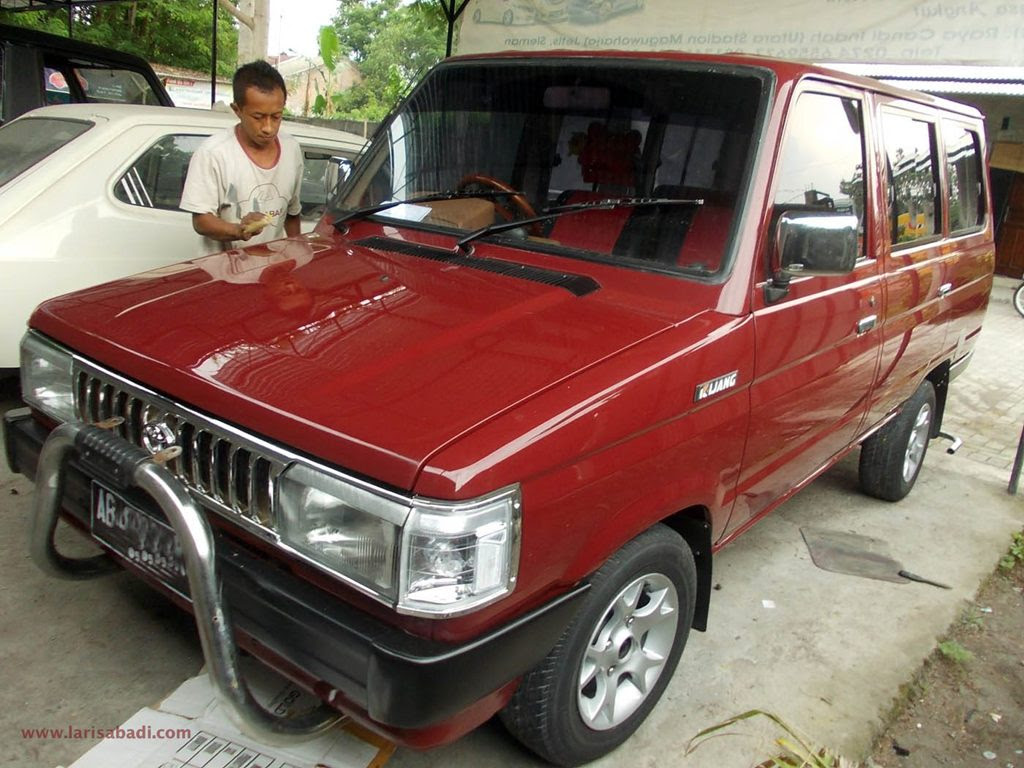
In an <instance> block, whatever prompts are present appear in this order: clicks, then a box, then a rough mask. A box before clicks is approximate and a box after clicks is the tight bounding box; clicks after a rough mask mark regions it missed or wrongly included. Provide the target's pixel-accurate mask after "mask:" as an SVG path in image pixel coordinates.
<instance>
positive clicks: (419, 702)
mask: <svg viewBox="0 0 1024 768" xmlns="http://www.w3.org/2000/svg"><path fill="white" fill-rule="evenodd" d="M47 435H48V430H47V429H46V428H45V427H44V426H43V425H41V424H39V423H38V422H37V421H36V420H35V419H34V418H33V417H32V416H31V414H30V413H29V411H28V409H19V410H16V411H10V412H8V413H7V414H6V415H5V417H4V444H5V451H6V455H7V459H8V462H9V464H10V467H11V469H12V470H13V471H16V472H20V473H21V474H24V475H26V476H27V477H29V478H30V479H34V478H35V474H36V467H37V464H38V461H39V453H40V449H41V447H42V444H43V442H44V441H45V439H46V437H47ZM128 498H129V500H130V501H131V503H132V504H134V505H136V506H139V507H141V508H144V509H146V510H147V511H149V512H151V513H154V514H158V515H159V511H158V510H157V509H156V507H155V505H154V503H153V502H152V500H151V499H149V498H148V497H147V496H146V495H145V494H141V493H133V494H129V495H128ZM90 500H91V477H90V476H89V475H87V474H86V472H85V471H84V470H83V467H82V465H81V464H80V463H79V462H78V461H77V458H76V457H73V456H72V457H71V458H70V459H69V465H68V468H67V472H66V479H65V483H64V497H63V514H64V515H65V517H68V518H69V519H72V521H73V522H77V524H78V525H79V526H80V527H82V528H83V529H84V530H88V528H89V505H90ZM209 517H214V515H213V514H210V515H209ZM214 539H215V551H216V567H217V569H218V570H219V573H220V578H221V582H222V587H223V595H224V600H225V602H226V603H227V605H229V606H230V610H231V613H232V616H233V617H234V622H235V626H236V627H237V628H238V630H239V632H240V635H241V636H242V637H243V638H244V640H243V641H242V643H241V644H242V645H243V646H244V647H246V648H247V650H250V651H252V652H253V653H254V655H256V656H262V657H263V658H265V659H266V660H267V661H268V662H269V663H271V664H272V665H274V666H278V667H280V664H279V663H277V662H279V661H280V660H283V661H284V662H285V666H286V667H289V666H290V667H294V668H295V670H297V671H298V673H299V674H298V675H297V676H298V677H301V678H303V680H302V681H303V682H307V683H308V682H312V683H313V685H314V689H315V690H317V691H318V692H319V693H320V695H321V697H322V698H324V699H325V700H327V701H328V703H331V704H334V705H335V706H338V707H339V708H340V709H342V710H344V711H349V712H350V713H351V714H354V715H356V716H357V717H358V718H359V719H361V720H364V721H365V720H366V719H368V720H369V721H370V722H369V723H368V724H369V725H370V726H371V727H375V729H376V730H379V731H380V732H382V733H384V734H386V735H387V736H388V737H389V738H392V739H393V740H395V741H398V742H399V743H404V744H409V745H412V746H430V745H433V744H436V743H443V742H444V741H448V740H452V739H454V738H456V737H457V736H459V735H461V734H462V733H464V732H465V731H466V730H468V729H470V728H472V727H474V726H475V725H476V724H477V723H478V722H480V721H481V720H482V719H484V718H486V716H487V715H488V714H490V713H481V712H480V711H479V707H477V708H476V710H475V711H474V712H473V714H472V718H471V719H472V722H471V723H469V722H468V721H467V723H466V727H460V722H459V721H460V718H465V717H467V715H466V713H467V711H468V710H470V709H473V707H474V705H476V704H478V702H480V701H481V700H482V699H485V698H486V697H488V696H489V695H491V694H493V693H494V692H496V691H499V690H500V689H502V688H503V687H505V686H507V685H508V684H509V683H510V682H512V681H514V680H515V679H516V678H518V677H519V676H520V675H522V674H523V673H524V672H526V671H527V670H529V669H530V668H531V667H533V666H535V665H536V664H537V663H538V662H539V661H540V660H541V659H543V657H544V656H545V655H546V654H547V653H548V651H549V650H550V649H551V648H552V647H553V646H554V644H555V643H556V642H557V640H558V638H559V637H560V636H561V634H562V633H563V631H564V629H565V627H566V626H568V624H569V623H570V622H571V620H572V617H573V615H574V613H575V611H576V608H577V602H578V600H579V598H580V597H581V596H582V595H583V593H584V592H585V591H586V589H587V587H586V585H583V586H580V587H577V588H575V589H574V590H572V591H570V592H568V593H566V594H564V595H562V596H560V597H559V598H556V599H555V600H552V601H550V602H549V603H547V604H545V605H544V606H542V607H540V608H538V609H536V610H534V611H531V612H530V613H528V614H525V615H523V616H520V617H518V618H517V619H515V620H513V621H512V622H510V623H508V624H506V625H504V626H503V627H501V628H500V629H498V630H496V631H493V632H490V633H488V634H486V635H483V636H480V637H478V638H475V639H474V640H472V641H471V642H468V643H465V644H462V645H458V646H451V645H446V644H442V643H437V642H434V641H430V640H426V639H423V638H420V637H416V636H413V635H410V634H408V633H406V632H403V631H401V630H400V629H397V628H396V627H394V626H391V625H388V624H386V623H384V622H382V621H380V620H379V619H377V618H375V617H373V616H371V615H369V614H367V613H365V612H363V611H360V610H358V609H356V608H354V607H353V606H351V605H349V604H348V603H346V602H344V601H343V600H341V599H339V598H338V597H336V596H335V595H332V594H330V593H328V592H326V591H324V590H321V589H319V588H318V587H316V586H314V585H313V584H311V583H309V582H307V581H306V580H304V579H301V578H299V577H297V576H296V575H294V574H293V573H292V572H291V571H290V570H288V569H287V568H286V567H284V566H283V565H282V564H281V563H278V562H275V561H273V560H271V559H269V558H267V557H265V556H264V555H263V553H260V552H257V551H255V550H253V549H251V548H249V547H248V546H247V545H246V544H244V543H243V542H242V541H240V540H237V539H235V538H233V537H232V536H230V535H228V534H226V533H224V531H222V530H216V531H215V536H214ZM122 565H124V566H125V567H126V568H127V569H128V570H135V569H134V568H133V567H132V566H131V564H130V563H124V562H122ZM147 580H148V581H149V582H150V583H151V584H153V585H154V586H156V587H157V588H158V589H161V591H164V592H165V593H167V594H168V595H170V596H172V597H173V596H174V595H173V593H172V592H171V591H170V590H168V589H166V588H164V587H161V586H160V585H159V584H157V583H156V582H153V581H152V580H150V579H147ZM178 602H182V601H181V600H180V599H179V600H178ZM186 605H187V604H186ZM187 607H190V606H187ZM494 698H495V697H492V700H493V699H494ZM498 699H500V697H498ZM501 703H502V702H501V701H500V700H498V701H496V702H495V703H494V705H493V706H495V707H497V706H501ZM431 734H434V735H431ZM438 734H442V735H438Z"/></svg>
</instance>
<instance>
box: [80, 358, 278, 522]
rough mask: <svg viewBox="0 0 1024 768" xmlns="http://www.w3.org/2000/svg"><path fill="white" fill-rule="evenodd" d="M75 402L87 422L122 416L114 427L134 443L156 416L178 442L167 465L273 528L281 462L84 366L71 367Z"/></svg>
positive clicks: (219, 503)
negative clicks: (79, 367) (79, 368)
mask: <svg viewBox="0 0 1024 768" xmlns="http://www.w3.org/2000/svg"><path fill="white" fill-rule="evenodd" d="M75 406H76V408H77V410H78V417H79V418H80V419H81V420H82V421H84V422H87V423H93V422H99V421H106V420H108V419H112V418H116V417H120V418H121V419H123V421H122V422H121V423H120V424H119V425H118V426H116V427H114V431H116V432H117V434H119V435H120V436H121V437H122V438H124V439H125V440H127V441H129V442H131V443H133V444H135V445H138V446H142V430H143V427H145V425H146V424H148V423H150V422H151V421H162V422H163V423H164V424H166V425H167V426H168V427H170V429H171V431H173V432H174V435H175V438H176V443H177V445H179V446H180V447H181V455H180V456H178V457H177V458H175V459H172V460H170V461H168V462H167V468H168V469H170V470H171V471H172V472H173V473H174V474H175V475H176V476H177V478H178V479H179V480H180V481H181V482H182V483H184V484H185V485H186V486H187V487H188V488H189V490H191V491H192V492H193V493H194V494H196V495H197V496H198V497H199V498H201V499H203V500H204V501H206V502H208V503H210V505H211V506H214V507H217V508H220V509H221V510H224V511H228V512H230V513H232V514H234V515H238V516H240V517H242V518H245V519H247V520H249V521H251V522H254V523H256V524H258V525H260V526H262V527H264V528H268V529H273V520H274V517H273V499H274V486H275V483H276V481H277V478H278V476H279V475H280V474H281V472H283V471H284V468H285V464H284V462H281V461H279V460H276V459H273V458H271V457H269V456H266V455H264V454H262V453H261V452H259V451H258V450H255V449H254V448H252V447H251V446H248V445H244V444H243V443H242V441H241V440H239V439H238V438H237V437H235V436H233V435H228V434H226V433H222V432H220V431H218V430H217V429H215V428H213V427H211V426H209V425H206V424H202V423H199V420H198V419H193V418H189V417H187V416H185V415H183V414H181V413H178V412H175V410H174V409H173V407H171V406H169V405H161V404H158V403H157V402H155V399H154V400H149V399H147V398H145V397H143V396H140V395H137V394H134V393H132V392H130V391H129V390H128V389H127V388H125V387H124V386H122V385H121V384H120V383H113V382H110V381H106V380H104V379H103V378H101V377H99V376H97V375H95V374H93V373H91V372H89V371H83V370H77V371H76V374H75Z"/></svg>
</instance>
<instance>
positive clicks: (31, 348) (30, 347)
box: [21, 332, 77, 421]
mask: <svg viewBox="0 0 1024 768" xmlns="http://www.w3.org/2000/svg"><path fill="white" fill-rule="evenodd" d="M71 366H72V358H71V355H69V354H68V353H67V352H65V351H64V350H62V349H60V348H58V347H56V346H54V345H53V344H49V343H47V342H46V341H44V340H43V339H42V338H40V337H39V336H37V335H36V334H34V333H31V332H30V333H26V334H25V336H24V338H22V340H21V395H22V398H24V400H25V402H26V403H27V404H29V405H31V406H32V407H33V408H36V409H38V410H40V411H42V412H43V413H45V414H46V415H48V416H51V417H53V418H54V419H56V420H57V421H74V420H75V419H76V416H77V415H76V413H75V392H74V377H73V376H72V372H71Z"/></svg>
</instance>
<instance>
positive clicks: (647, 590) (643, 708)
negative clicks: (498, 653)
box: [501, 525, 697, 766]
mask: <svg viewBox="0 0 1024 768" xmlns="http://www.w3.org/2000/svg"><path fill="white" fill-rule="evenodd" d="M696 585H697V575H696V568H695V566H694V562H693V554H692V553H691V552H690V549H689V547H688V546H687V545H686V542H685V541H683V539H682V538H681V537H680V536H678V535H677V534H676V533H674V532H673V531H671V530H670V529H668V528H666V527H665V526H662V525H658V526H655V527H654V528H651V529H649V530H647V531H645V532H644V533H642V534H640V535H639V536H637V537H636V538H635V539H633V540H632V541H630V542H628V543H627V544H625V545H624V546H623V547H622V548H621V549H620V550H619V551H618V552H616V553H615V554H614V555H612V556H611V557H610V558H609V559H608V561H607V562H606V563H605V564H604V565H602V566H601V568H600V569H598V571H597V572H596V573H595V574H594V576H593V578H592V579H591V586H590V591H589V592H588V593H587V596H586V598H585V599H584V603H583V605H582V606H581V608H580V611H579V613H578V614H577V615H576V618H575V619H574V620H573V622H572V624H570V625H569V627H568V628H567V629H566V630H565V633H564V634H563V635H562V637H561V639H560V640H559V641H558V644H557V645H555V647H554V648H553V649H552V651H551V653H549V654H548V655H547V657H546V658H545V659H544V660H543V661H542V662H541V663H540V664H539V665H538V666H537V667H536V668H535V669H533V670H531V671H530V672H528V673H527V674H526V676H525V677H524V678H523V681H522V683H521V684H520V686H519V689H518V690H517V691H516V693H515V695H514V696H513V697H512V700H511V701H510V702H509V703H508V706H506V708H505V709H504V710H503V711H502V713H501V719H502V722H504V724H505V726H506V728H508V730H509V731H510V732H511V733H512V734H513V735H514V736H515V737H516V738H517V739H519V741H521V742H522V743H523V744H524V745H525V746H527V747H528V748H529V749H531V750H533V751H534V752H536V753H537V754H538V755H540V756H541V757H543V758H544V759H546V760H548V761H550V762H552V763H555V764H556V765H563V766H572V765H579V764H580V763H585V762H588V761H590V760H594V759H596V758H598V757H600V756H602V755H604V754H606V753H608V752H610V751H611V750H613V749H615V747H617V746H619V745H620V744H621V743H622V742H624V741H625V740H626V739H628V738H629V737H630V735H632V733H633V731H635V730H636V729H637V728H638V727H639V726H640V724H641V723H642V722H643V721H644V719H645V718H646V717H647V715H648V714H649V713H650V711H651V710H652V709H653V708H654V705H655V704H656V703H657V702H658V699H659V698H661V694H662V692H663V691H664V690H665V686H666V685H668V682H669V680H670V679H671V677H672V673H673V671H675V668H676V664H677V663H678V661H679V656H680V654H682V652H683V646H684V645H686V638H687V636H688V635H689V632H690V625H691V623H692V621H693V610H694V603H695V595H696Z"/></svg>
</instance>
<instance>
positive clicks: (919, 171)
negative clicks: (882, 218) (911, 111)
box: [882, 111, 942, 246]
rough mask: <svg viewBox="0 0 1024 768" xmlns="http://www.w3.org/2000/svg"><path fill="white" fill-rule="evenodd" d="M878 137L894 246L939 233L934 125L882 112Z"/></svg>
mask: <svg viewBox="0 0 1024 768" xmlns="http://www.w3.org/2000/svg"><path fill="white" fill-rule="evenodd" d="M882 134H883V139H884V141H885V156H886V166H887V174H888V178H889V232H890V236H891V240H892V244H893V245H894V246H902V245H905V244H912V243H914V242H915V241H917V240H923V239H926V238H930V237H934V236H936V235H938V234H940V233H941V232H942V221H941V215H940V211H941V210H942V208H941V206H940V204H939V197H938V194H939V162H938V151H937V148H936V141H935V126H934V125H933V124H932V123H930V122H927V121H926V120H919V119H916V118H914V117H911V116H909V115H905V114H902V113H896V112H888V111H885V112H883V113H882Z"/></svg>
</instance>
